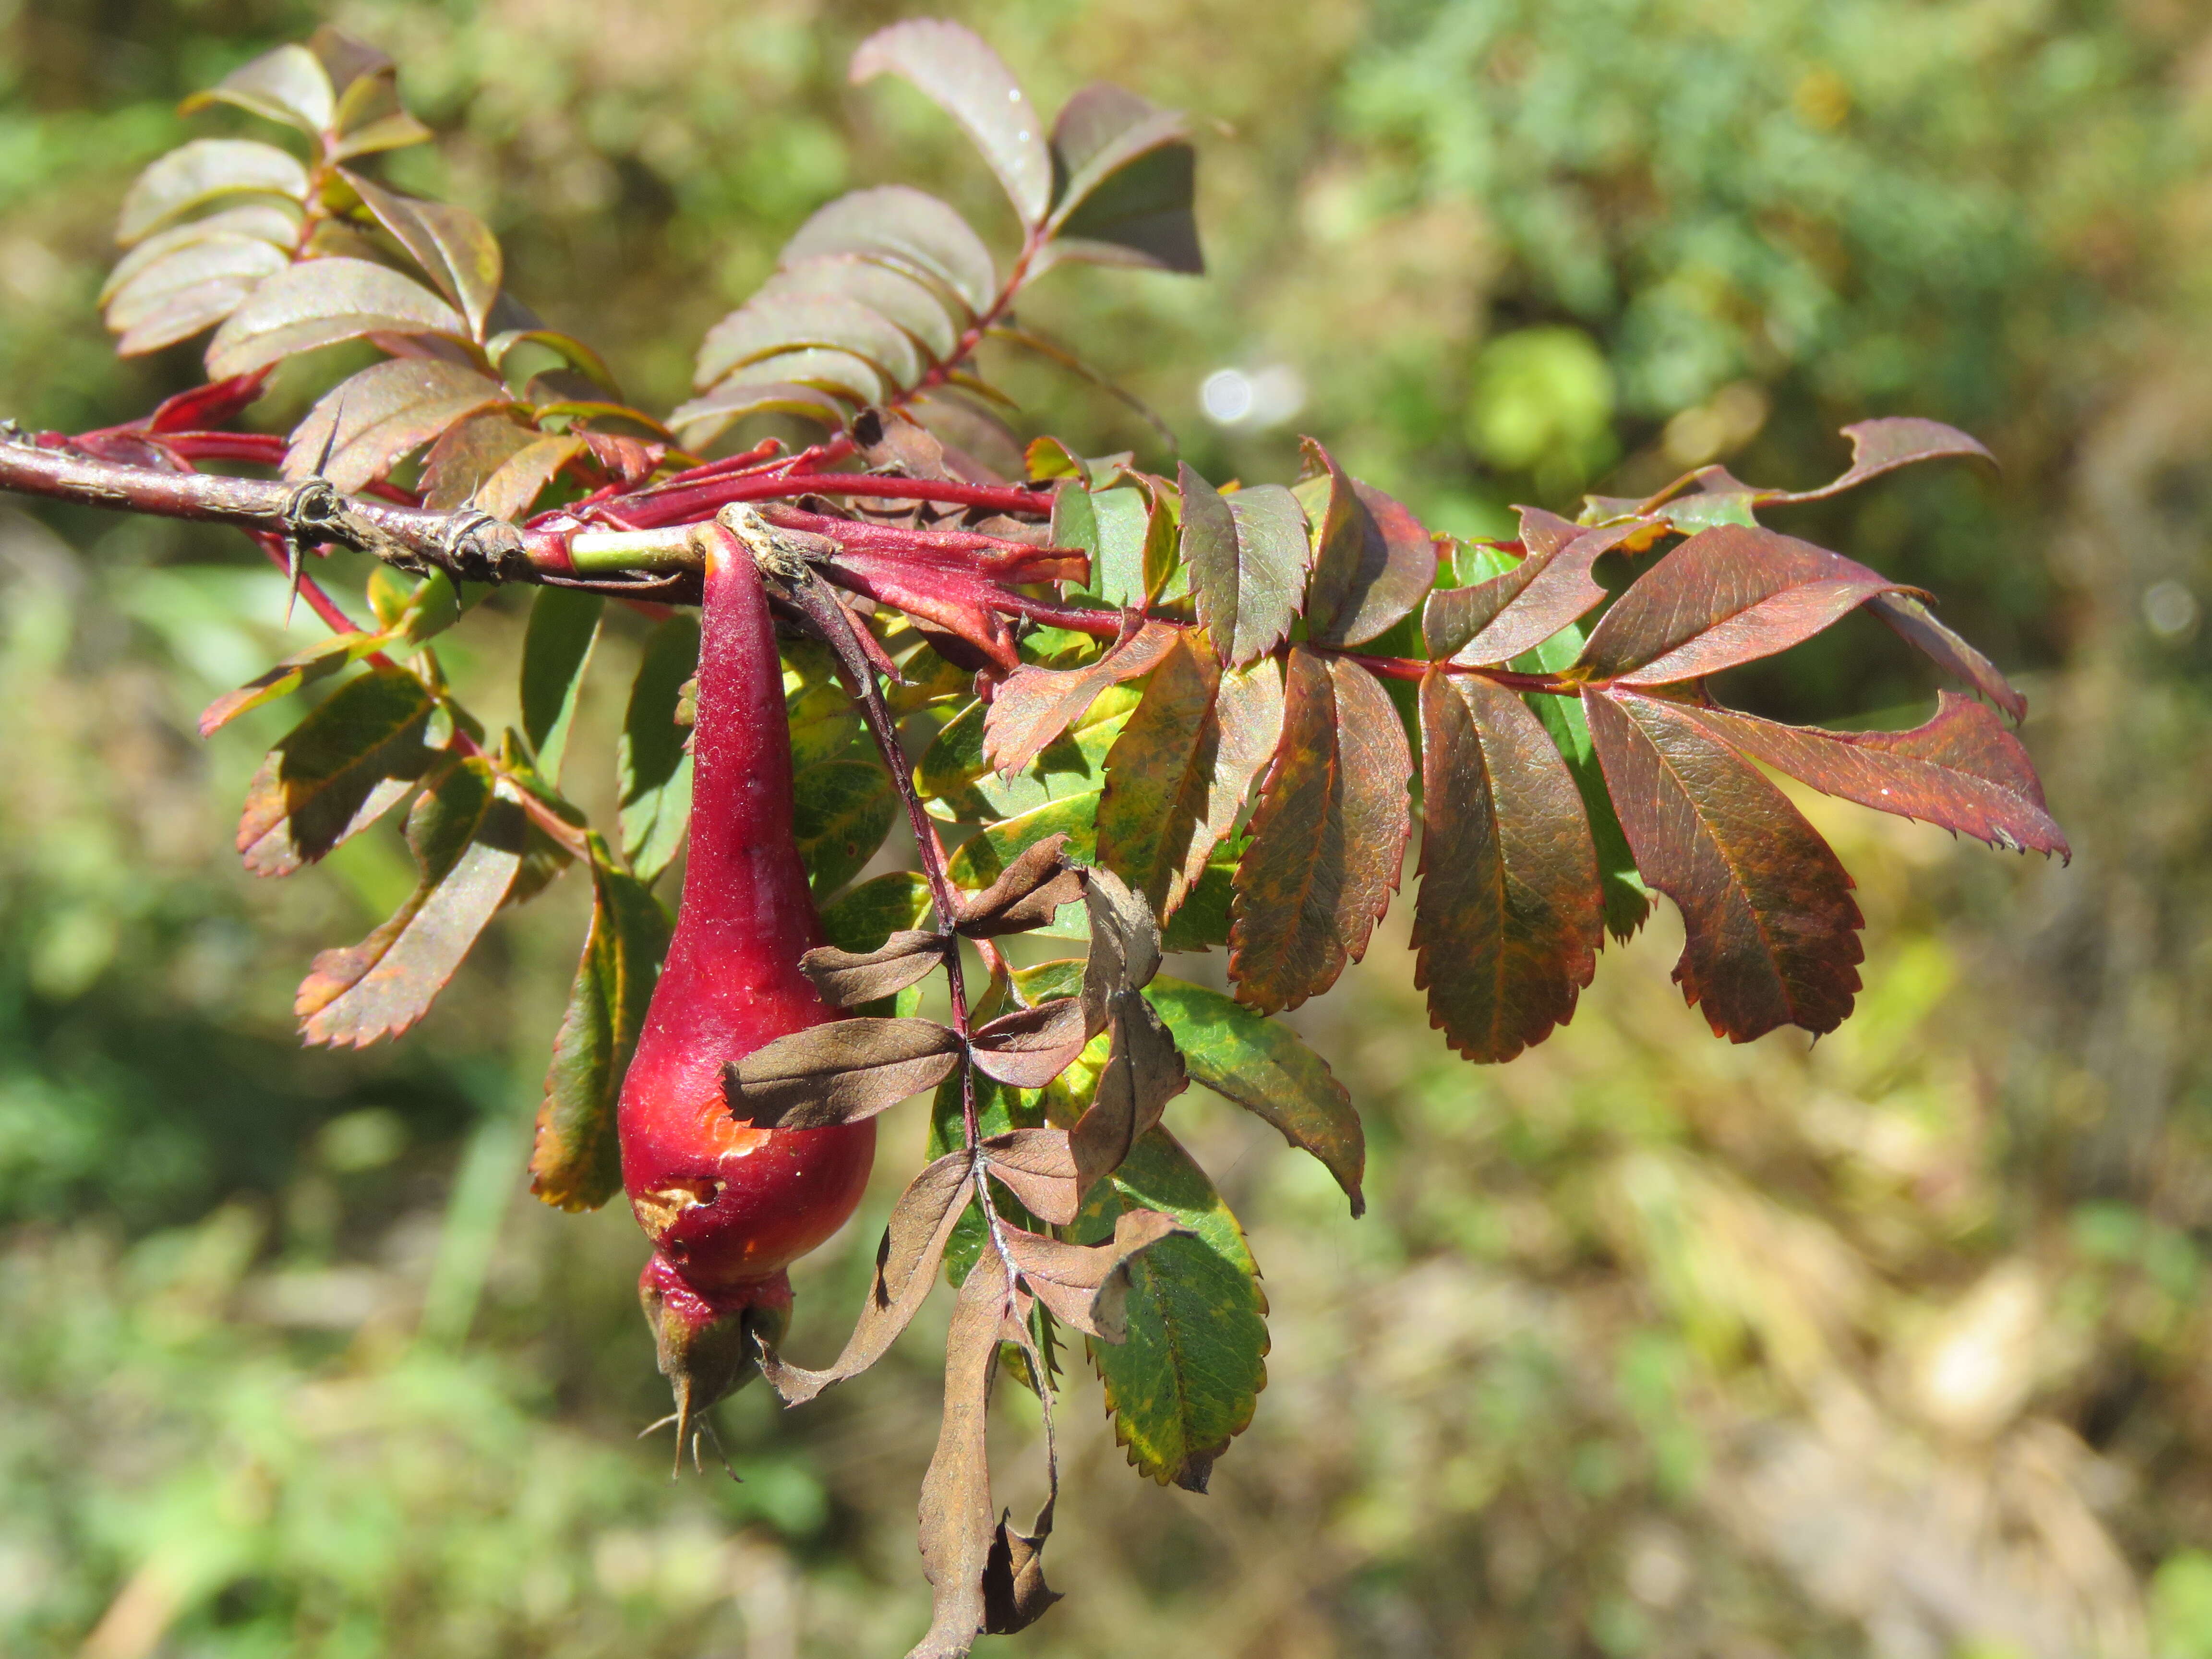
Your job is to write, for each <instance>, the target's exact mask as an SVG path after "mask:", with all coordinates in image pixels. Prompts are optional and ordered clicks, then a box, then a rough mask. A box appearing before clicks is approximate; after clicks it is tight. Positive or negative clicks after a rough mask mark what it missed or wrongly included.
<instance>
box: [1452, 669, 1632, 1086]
mask: <svg viewBox="0 0 2212 1659" xmlns="http://www.w3.org/2000/svg"><path fill="white" fill-rule="evenodd" d="M1421 800H1422V814H1423V820H1424V822H1423V827H1422V834H1421V864H1420V875H1421V890H1420V896H1419V901H1418V902H1417V903H1416V906H1415V908H1414V914H1413V949H1414V951H1415V952H1416V953H1417V954H1416V957H1415V965H1414V969H1413V983H1414V984H1415V985H1417V986H1419V987H1421V988H1423V989H1424V990H1425V991H1427V992H1428V994H1429V1024H1431V1025H1433V1026H1435V1027H1436V1028H1437V1030H1440V1031H1442V1032H1443V1034H1444V1039H1445V1041H1446V1042H1449V1043H1450V1044H1451V1046H1452V1047H1453V1048H1455V1049H1457V1050H1458V1051H1459V1053H1460V1054H1462V1055H1463V1056H1465V1057H1466V1058H1467V1059H1468V1060H1483V1061H1497V1060H1510V1059H1512V1058H1513V1056H1514V1055H1516V1054H1519V1053H1520V1052H1521V1051H1522V1049H1523V1048H1528V1046H1530V1045H1531V1044H1533V1043H1537V1042H1542V1041H1543V1040H1544V1038H1545V1037H1547V1036H1549V1035H1550V1034H1551V1030H1552V1028H1553V1026H1555V1025H1564V1024H1565V1023H1566V1022H1567V1021H1568V1020H1569V1019H1571V1018H1573V1016H1574V1012H1575V1000H1576V998H1577V995H1578V994H1580V993H1581V991H1582V988H1583V987H1584V986H1586V985H1588V984H1589V982H1590V979H1591V976H1592V975H1595V973H1596V971H1597V950H1598V945H1600V943H1601V941H1602V939H1603V937H1604V931H1605V908H1604V904H1603V902H1602V900H1601V897H1600V896H1599V890H1598V866H1597V849H1596V848H1595V845H1594V844H1593V843H1592V842H1591V840H1590V832H1589V819H1588V818H1587V817H1585V816H1584V814H1583V803H1582V796H1581V795H1580V793H1578V792H1577V790H1576V787H1575V781H1574V777H1573V775H1571V773H1570V772H1569V771H1568V770H1567V765H1566V763H1565V761H1564V760H1562V759H1561V758H1560V757H1559V749H1558V748H1557V746H1556V745H1554V744H1553V742H1552V739H1551V738H1550V736H1549V735H1548V734H1547V732H1545V730H1544V727H1543V723H1542V722H1541V721H1540V720H1538V719H1537V718H1536V716H1535V715H1534V714H1532V713H1530V712H1529V709H1528V704H1526V703H1525V702H1522V700H1521V698H1520V697H1519V696H1517V695H1516V694H1515V693H1513V692H1511V691H1508V690H1505V689H1504V688H1503V687H1502V686H1497V685H1492V684H1490V683H1489V682H1488V681H1486V680H1483V679H1479V678H1476V677H1474V675H1471V674H1451V673H1448V672H1446V671H1444V670H1443V668H1442V667H1432V668H1431V669H1430V670H1429V671H1428V674H1427V675H1426V676H1425V678H1423V680H1422V681H1421Z"/></svg>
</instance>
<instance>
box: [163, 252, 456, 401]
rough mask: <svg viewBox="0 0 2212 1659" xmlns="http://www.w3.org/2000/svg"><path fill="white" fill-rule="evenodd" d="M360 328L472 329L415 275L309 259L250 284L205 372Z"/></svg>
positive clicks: (275, 357) (260, 360) (254, 363)
mask: <svg viewBox="0 0 2212 1659" xmlns="http://www.w3.org/2000/svg"><path fill="white" fill-rule="evenodd" d="M364 334H442V335H445V336H447V337H449V338H452V339H456V340H465V339H466V338H468V337H469V325H468V323H467V321H466V320H465V319H464V318H463V317H462V316H461V314H460V313H459V312H457V311H455V310H454V309H453V307H451V306H448V305H447V303H446V302H445V301H443V300H441V299H440V298H439V297H438V296H437V295H435V294H433V293H431V292H430V290H429V289H426V288H424V287H423V286H422V284H421V283H417V282H414V281H412V280H410V278H408V277H405V276H401V275H400V274H399V273H398V271H396V270H391V269H389V268H387V267H386V266H384V265H379V264H370V263H369V262H368V260H366V259H349V258H330V259H309V260H307V261H305V262H304V263H302V264H295V265H291V266H288V267H287V268H286V269H284V270H280V271H278V272H277V273H276V275H275V276H271V277H270V278H269V279H268V280H267V281H266V282H264V283H262V284H261V286H260V287H258V288H257V289H254V290H253V293H252V296H251V297H249V298H248V299H247V301H246V303H245V304H244V305H242V306H240V307H239V308H238V309H237V310H236V311H234V312H233V313H231V315H230V319H229V320H228V321H227V322H226V323H224V324H223V325H222V328H221V329H219V330H217V331H216V337H215V338H214V340H213V341H212V342H210V344H209V346H208V355H207V365H208V374H209V377H210V379H213V380H227V379H228V378H229V377H230V376H231V375H234V374H251V373H252V371H253V370H255V369H257V368H266V367H267V366H268V365H269V364H270V363H273V362H279V361H281V360H282V359H283V358H286V357H289V356H292V355H293V354H294V353H295V352H300V351H310V350H313V349H314V348H316V347H317V346H326V345H331V344H334V343H337V341H340V340H355V339H359V338H360V337H362V335H364Z"/></svg>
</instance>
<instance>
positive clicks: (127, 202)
mask: <svg viewBox="0 0 2212 1659" xmlns="http://www.w3.org/2000/svg"><path fill="white" fill-rule="evenodd" d="M248 194H252V195H261V196H285V197H290V198H291V199H292V200H293V201H295V202H303V201H305V200H307V169H306V168H305V167H301V165H300V163H299V162H298V161H295V160H294V159H293V157H292V156H291V155H290V154H289V152H287V151H284V150H281V149H277V148H276V145H274V144H264V143H258V142H257V141H255V140H253V139H251V138H195V139H193V140H192V141H191V143H188V144H183V145H179V147H178V148H177V149H173V150H171V151H170V152H169V153H168V154H167V155H164V156H162V157H161V159H160V160H159V161H155V162H154V164H153V165H152V166H150V167H148V168H147V169H146V170H145V171H144V172H143V173H140V174H139V175H138V177H137V179H136V180H135V181H134V182H133V183H132V184H131V188H130V190H129V191H128V192H126V193H125V196H124V197H123V212H122V216H121V217H120V218H118V220H117V222H116V226H115V240H116V245H117V246H119V247H129V246H131V244H132V243H134V242H136V241H137V240H139V239H140V238H141V237H143V236H145V235H147V234H149V233H151V232H154V231H156V230H159V229H160V228H161V227H162V226H163V225H165V224H167V223H168V222H170V221H171V220H173V219H175V218H177V217H179V216H181V215H184V214H186V213H189V212H191V210H193V209H194V208H196V207H198V206H200V205H201V204H203V203H205V202H211V201H214V200H215V199H216V197H222V196H239V195H248Z"/></svg>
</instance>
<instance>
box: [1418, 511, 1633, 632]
mask: <svg viewBox="0 0 2212 1659" xmlns="http://www.w3.org/2000/svg"><path fill="white" fill-rule="evenodd" d="M1641 528H1642V526H1640V525H1639V524H1638V523H1636V522H1631V523H1628V524H1625V525H1609V526H1605V527H1604V528H1602V529H1597V530H1584V529H1583V528H1581V527H1580V526H1577V525H1571V524H1569V523H1568V522H1567V521H1566V520H1565V519H1562V518H1559V517H1558V516H1557V515H1556V514H1553V513H1547V512H1545V511H1544V510H1543V509H1542V508H1541V507H1522V509H1521V543H1522V546H1523V547H1525V548H1527V549H1528V555H1527V556H1526V557H1524V558H1523V559H1522V561H1521V562H1520V563H1519V564H1517V565H1516V566H1514V567H1513V568H1512V569H1510V570H1508V571H1504V572H1503V573H1502V574H1498V575H1496V576H1492V578H1491V579H1490V580H1488V581H1486V582H1478V583H1476V584H1475V585H1474V586H1473V587H1455V588H1442V589H1439V590H1437V592H1433V593H1431V594H1430V595H1429V599H1428V604H1427V605H1425V607H1424V608H1423V611H1422V613H1421V629H1422V633H1423V635H1424V636H1425V641H1426V643H1427V645H1428V647H1429V654H1430V655H1431V657H1445V658H1449V659H1451V660H1452V661H1454V662H1459V663H1469V664H1480V665H1489V664H1492V663H1504V662H1510V661H1512V660H1513V659H1514V658H1516V657H1517V656H1519V655H1520V654H1521V653H1522V652H1524V651H1533V650H1534V649H1535V648H1536V647H1538V646H1540V645H1541V644H1543V643H1544V641H1547V640H1548V639H1550V638H1551V637H1552V636H1553V635H1555V634H1557V633H1558V632H1559V630H1560V629H1563V628H1565V627H1566V626H1567V625H1568V624H1569V623H1573V622H1575V621H1577V620H1578V619H1579V618H1580V617H1582V616H1583V613H1584V612H1585V611H1589V609H1590V608H1591V607H1592V606H1593V605H1596V604H1597V603H1598V602H1599V601H1600V600H1601V599H1604V598H1605V589H1603V588H1602V587H1601V586H1598V585H1597V583H1596V582H1595V581H1594V580H1591V578H1590V567H1591V566H1592V565H1594V564H1595V563H1596V562H1597V560H1598V556H1599V555H1601V554H1603V553H1608V552H1611V551H1612V550H1613V549H1614V548H1616V547H1618V546H1620V544H1621V543H1623V542H1625V541H1627V540H1629V539H1631V538H1632V537H1634V536H1635V535H1636V534H1637V533H1638V531H1639V529H1641Z"/></svg>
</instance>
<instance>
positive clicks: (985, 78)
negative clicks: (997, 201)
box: [852, 17, 1053, 225]
mask: <svg viewBox="0 0 2212 1659" xmlns="http://www.w3.org/2000/svg"><path fill="white" fill-rule="evenodd" d="M878 75H897V76H903V77H904V78H905V79H906V80H908V81H909V82H913V84H914V85H915V86H916V87H919V88H921V90H922V91H923V92H924V93H925V94H927V95H928V96H929V97H930V98H931V99H932V100H934V101H935V102H936V103H937V104H938V105H939V106H941V107H942V108H943V109H944V111H945V113H946V114H948V115H950V116H951V117H952V118H953V119H954V120H956V121H957V122H959V123H960V125H962V126H963V127H964V128H965V129H966V130H967V132H968V136H969V138H971V139H973V140H974V141H975V148H976V149H980V150H981V151H982V152H983V159H984V160H985V161H988V162H989V163H990V164H991V170H992V171H993V172H994V173H997V174H998V175H999V182H1000V184H1002V185H1005V186H1006V195H1007V197H1009V198H1010V199H1011V200H1012V203H1013V204H1014V211H1015V212H1016V213H1018V214H1019V215H1020V216H1021V220H1022V223H1023V224H1024V225H1035V224H1039V223H1042V222H1043V219H1044V216H1045V211H1046V210H1047V209H1048V208H1049V207H1050V206H1051V205H1052V182H1053V180H1052V151H1051V149H1050V148H1049V147H1048V145H1047V144H1046V143H1045V136H1044V122H1043V119H1042V118H1041V117H1040V116H1039V114H1038V112H1037V109H1036V106H1035V105H1034V104H1032V103H1030V100H1029V99H1028V97H1027V95H1026V94H1024V93H1023V91H1022V89H1021V86H1020V84H1019V83H1018V82H1016V81H1015V79H1014V76H1013V72H1012V70H1009V69H1007V67H1006V64H1005V62H1004V61H1003V60H1002V59H1001V58H1000V57H999V54H998V53H997V52H994V51H992V50H991V48H990V47H989V46H986V45H985V44H984V43H983V41H982V40H981V37H979V36H978V35H977V34H976V33H975V32H974V31H973V30H972V29H968V28H964V27H962V26H961V25H960V24H958V23H951V22H946V21H944V20H942V19H940V18H934V17H917V18H912V19H909V20H908V21H906V22H903V23H894V24H892V25H891V26H890V27H889V28H884V29H878V30H877V31H876V33H873V34H872V35H870V36H869V37H868V38H867V39H866V40H863V41H862V42H861V43H860V49H859V50H858V51H857V52H854V54H853V70H852V80H853V84H854V85H855V86H858V85H860V83H861V82H865V81H870V80H872V79H874V78H875V77H876V76H878Z"/></svg>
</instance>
